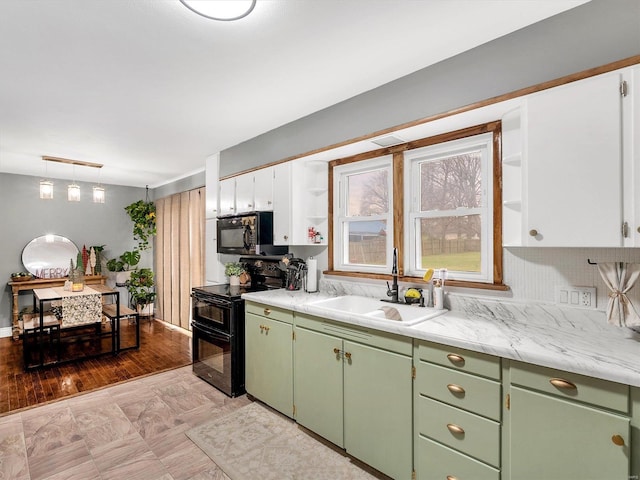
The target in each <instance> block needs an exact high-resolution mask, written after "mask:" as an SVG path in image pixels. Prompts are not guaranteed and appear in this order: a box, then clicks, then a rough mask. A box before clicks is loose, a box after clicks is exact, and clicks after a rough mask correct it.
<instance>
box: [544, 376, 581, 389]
mask: <svg viewBox="0 0 640 480" xmlns="http://www.w3.org/2000/svg"><path fill="white" fill-rule="evenodd" d="M549 383H550V384H551V385H553V386H554V387H556V388H563V389H565V390H575V389H577V388H578V387H576V384H575V383H572V382H570V381H569V380H565V379H563V378H550V379H549Z"/></svg>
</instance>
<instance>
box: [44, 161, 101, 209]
mask: <svg viewBox="0 0 640 480" xmlns="http://www.w3.org/2000/svg"><path fill="white" fill-rule="evenodd" d="M42 160H44V162H45V174H46V165H47V162H56V163H66V164H67V165H72V168H73V177H72V178H73V180H72V182H71V184H70V185H69V186H68V187H67V200H68V201H70V202H79V201H80V185H78V184H77V183H76V180H75V177H76V165H78V166H80V167H91V168H97V169H101V168H102V164H101V163H91V162H84V161H81V160H70V159H68V158H60V157H49V156H43V157H42ZM45 176H46V175H45ZM99 180H100V170H98V185H96V186H95V187H93V201H94V202H95V203H104V198H105V195H104V188H103V187H102V185H100V182H99ZM40 198H44V199H52V198H53V182H51V181H49V180H41V181H40Z"/></svg>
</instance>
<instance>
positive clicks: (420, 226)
mask: <svg viewBox="0 0 640 480" xmlns="http://www.w3.org/2000/svg"><path fill="white" fill-rule="evenodd" d="M492 158H493V134H491V133H486V134H481V135H475V136H472V137H467V138H461V139H458V140H453V141H449V142H444V143H440V144H435V145H430V146H428V147H423V148H419V149H415V150H410V151H407V152H405V168H404V171H405V182H404V183H405V191H406V189H407V187H408V189H409V194H408V195H407V194H405V195H406V196H405V218H404V220H405V232H406V233H407V235H406V236H405V246H406V247H407V248H405V258H407V260H408V262H407V264H406V268H405V275H409V276H420V277H421V276H423V275H424V273H425V271H426V270H427V269H428V268H435V269H437V268H446V269H447V270H448V277H449V278H451V279H456V280H466V281H475V282H490V283H492V282H493V248H492V247H493V241H492V238H491V237H492V235H491V234H492V233H493V195H492V194H491V193H492V192H493V176H492V175H491V171H492V161H491V160H492Z"/></svg>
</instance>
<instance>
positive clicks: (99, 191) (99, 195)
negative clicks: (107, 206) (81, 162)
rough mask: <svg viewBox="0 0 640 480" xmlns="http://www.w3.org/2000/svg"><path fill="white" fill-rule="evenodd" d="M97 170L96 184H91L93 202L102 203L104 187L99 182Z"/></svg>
mask: <svg viewBox="0 0 640 480" xmlns="http://www.w3.org/2000/svg"><path fill="white" fill-rule="evenodd" d="M101 171H102V170H101V169H99V170H98V184H97V185H94V186H93V203H104V187H103V186H102V185H101V184H100V172H101Z"/></svg>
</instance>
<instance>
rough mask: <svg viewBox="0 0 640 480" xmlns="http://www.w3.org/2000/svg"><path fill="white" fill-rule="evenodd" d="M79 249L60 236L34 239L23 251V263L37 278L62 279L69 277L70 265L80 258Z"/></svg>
mask: <svg viewBox="0 0 640 480" xmlns="http://www.w3.org/2000/svg"><path fill="white" fill-rule="evenodd" d="M78 251H79V250H78V247H76V246H75V244H74V243H73V242H72V241H71V240H69V239H68V238H65V237H61V236H60V235H43V236H42V237H38V238H34V239H33V240H31V241H30V242H29V243H27V246H26V247H24V250H22V263H23V265H24V267H25V268H26V269H27V271H28V272H29V273H31V274H32V275H33V276H34V277H37V278H62V277H66V276H67V275H69V264H70V262H71V260H73V262H74V264H75V261H76V259H77V258H78Z"/></svg>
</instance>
